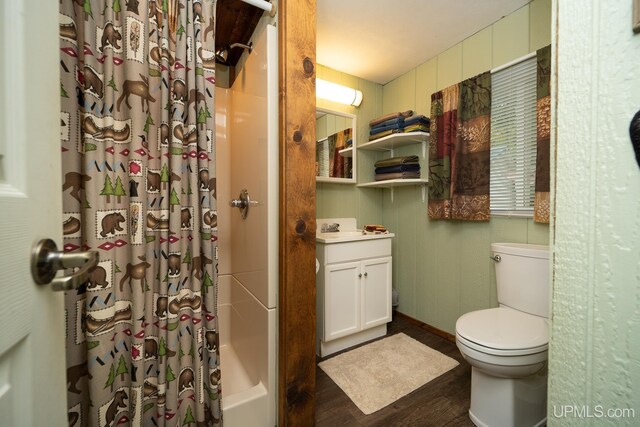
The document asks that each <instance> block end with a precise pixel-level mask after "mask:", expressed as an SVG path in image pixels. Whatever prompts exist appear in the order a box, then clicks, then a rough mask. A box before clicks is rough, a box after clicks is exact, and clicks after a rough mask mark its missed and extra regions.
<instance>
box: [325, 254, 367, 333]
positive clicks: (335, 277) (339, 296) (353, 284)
mask: <svg viewBox="0 0 640 427" xmlns="http://www.w3.org/2000/svg"><path fill="white" fill-rule="evenodd" d="M360 266H361V263H360V262H347V263H343V264H331V265H328V266H326V267H325V307H324V310H325V317H324V337H323V339H324V341H331V340H333V339H336V338H340V337H343V336H345V335H350V334H353V333H354V332H358V331H359V330H360V329H361V327H360V326H361V325H360V282H361V279H360V277H358V276H359V275H361V274H362V273H361V271H360Z"/></svg>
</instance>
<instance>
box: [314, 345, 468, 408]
mask: <svg viewBox="0 0 640 427" xmlns="http://www.w3.org/2000/svg"><path fill="white" fill-rule="evenodd" d="M318 366H320V368H321V369H322V370H323V371H324V372H326V374H327V375H329V377H330V378H331V379H332V380H333V381H334V382H335V383H336V384H338V386H339V387H340V388H341V389H342V390H343V391H344V392H345V393H346V394H347V396H349V398H350V399H351V400H352V401H353V403H355V404H356V406H357V407H358V408H360V410H361V411H362V412H363V413H364V414H365V415H369V414H371V413H373V412H376V411H378V410H379V409H382V408H384V407H385V406H387V405H389V404H391V403H393V402H395V401H396V400H398V399H399V398H401V397H402V396H406V395H407V394H409V393H411V392H412V391H414V390H415V389H417V388H419V387H421V386H422V385H424V384H426V383H428V382H429V381H431V380H432V379H434V378H437V377H439V376H440V375H442V374H444V373H445V372H447V371H449V370H450V369H453V368H455V367H456V366H458V362H457V361H455V360H454V359H452V358H450V357H448V356H445V355H444V354H442V353H440V352H439V351H436V350H434V349H432V348H429V347H427V346H426V345H424V344H422V343H421V342H419V341H416V340H414V339H413V338H410V337H408V336H407V335H405V334H403V333H399V334H396V335H392V336H390V337H387V338H384V339H381V340H379V341H375V342H372V343H371V344H367V345H365V346H362V347H359V348H356V349H355V350H351V351H349V352H346V353H343V354H340V355H338V356H335V357H332V358H331V359H327V360H325V361H322V362H320V363H319V364H318Z"/></svg>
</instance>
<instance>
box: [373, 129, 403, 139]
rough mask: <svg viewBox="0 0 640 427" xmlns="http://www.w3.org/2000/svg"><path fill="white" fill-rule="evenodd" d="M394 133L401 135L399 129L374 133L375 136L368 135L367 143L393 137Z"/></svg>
mask: <svg viewBox="0 0 640 427" xmlns="http://www.w3.org/2000/svg"><path fill="white" fill-rule="evenodd" d="M394 133H402V131H401V130H400V129H390V130H385V131H384V132H380V133H376V134H375V135H369V141H374V140H376V139H380V138H384V137H385V136H389V135H393V134H394Z"/></svg>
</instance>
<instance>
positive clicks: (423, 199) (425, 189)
mask: <svg viewBox="0 0 640 427" xmlns="http://www.w3.org/2000/svg"><path fill="white" fill-rule="evenodd" d="M421 187H422V203H424V201H425V200H426V196H427V186H426V185H424V184H423V185H421Z"/></svg>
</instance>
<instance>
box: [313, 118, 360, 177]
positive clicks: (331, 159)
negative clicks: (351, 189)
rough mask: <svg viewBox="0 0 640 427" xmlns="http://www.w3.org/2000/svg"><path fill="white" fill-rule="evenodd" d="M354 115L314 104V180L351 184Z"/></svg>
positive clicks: (354, 169) (353, 168)
mask: <svg viewBox="0 0 640 427" xmlns="http://www.w3.org/2000/svg"><path fill="white" fill-rule="evenodd" d="M355 141H356V116H354V115H353V114H349V113H343V112H341V111H332V110H327V109H324V108H316V181H317V182H333V183H338V184H355V183H356V177H355V171H356V150H355Z"/></svg>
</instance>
